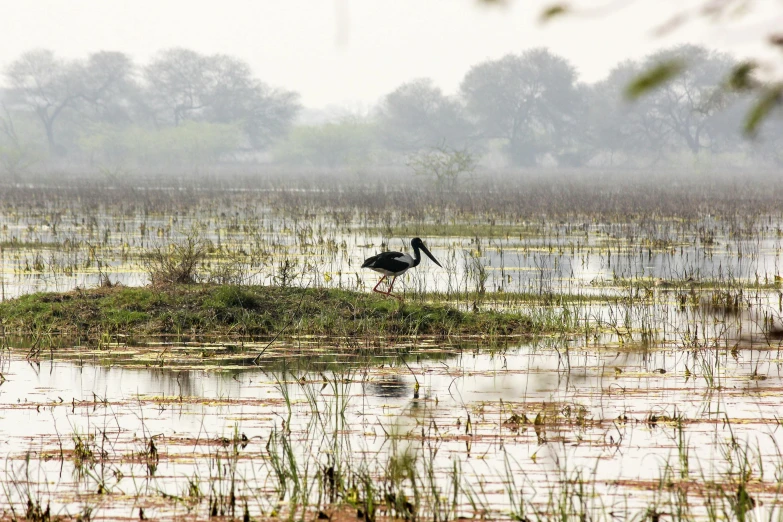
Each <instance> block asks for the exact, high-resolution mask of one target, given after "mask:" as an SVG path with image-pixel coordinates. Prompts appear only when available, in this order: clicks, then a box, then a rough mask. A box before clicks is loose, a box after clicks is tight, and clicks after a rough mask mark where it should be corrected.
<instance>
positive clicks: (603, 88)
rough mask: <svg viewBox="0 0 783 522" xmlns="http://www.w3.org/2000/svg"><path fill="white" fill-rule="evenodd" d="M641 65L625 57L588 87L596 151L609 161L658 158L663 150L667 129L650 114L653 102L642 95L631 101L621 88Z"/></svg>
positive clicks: (667, 133)
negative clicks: (643, 157) (619, 158)
mask: <svg viewBox="0 0 783 522" xmlns="http://www.w3.org/2000/svg"><path fill="white" fill-rule="evenodd" d="M641 67H642V66H641V65H640V64H639V63H638V62H635V61H631V60H627V61H624V62H622V63H620V64H619V65H617V66H616V67H615V68H614V69H612V71H611V72H610V73H609V75H608V76H607V77H606V78H605V79H604V80H602V81H600V82H598V83H596V84H594V85H592V86H591V87H590V94H589V97H590V102H589V107H590V116H589V120H590V136H591V139H592V144H593V146H594V147H595V150H596V151H597V152H600V153H603V154H606V155H607V156H608V160H609V162H610V163H614V162H615V160H616V156H617V155H619V156H620V157H621V158H622V159H624V160H627V159H629V158H632V157H633V158H639V157H640V156H642V155H643V156H645V157H652V158H653V159H660V158H661V157H663V154H664V153H665V151H666V144H667V141H668V136H669V133H670V130H669V129H668V128H667V127H666V126H664V125H663V124H662V122H661V121H660V120H659V119H656V118H654V117H653V115H652V107H653V102H652V101H651V100H650V99H648V98H644V99H641V100H638V101H636V102H630V101H629V100H628V99H627V98H626V97H625V96H624V92H625V90H626V88H627V86H628V84H629V82H631V81H632V80H633V78H635V77H636V76H637V75H638V74H639V72H640V70H641Z"/></svg>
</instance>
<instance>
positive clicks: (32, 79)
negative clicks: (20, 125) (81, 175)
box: [5, 49, 134, 155]
mask: <svg viewBox="0 0 783 522" xmlns="http://www.w3.org/2000/svg"><path fill="white" fill-rule="evenodd" d="M133 70H134V66H133V62H132V61H131V59H130V58H129V57H128V56H127V55H125V54H123V53H116V52H105V51H103V52H98V53H94V54H92V55H90V57H89V58H88V59H87V60H86V61H84V62H83V61H78V60H73V61H66V60H61V59H58V58H57V57H56V56H55V54H54V53H53V52H52V51H50V50H47V49H39V50H33V51H28V52H26V53H24V54H22V55H21V56H20V57H19V58H18V59H17V60H15V61H14V62H12V63H11V64H10V65H9V66H8V68H7V69H6V71H5V74H6V78H7V79H8V83H9V85H10V88H9V91H8V96H7V98H8V104H9V106H11V107H13V108H15V109H21V110H28V111H31V112H33V113H34V114H35V115H36V116H37V118H38V119H39V120H40V122H41V123H42V124H43V127H44V131H45V133H46V139H47V142H48V145H49V150H50V152H51V153H53V154H56V155H61V154H63V153H64V152H65V148H64V147H63V146H62V144H61V143H60V140H59V137H58V136H59V134H58V132H57V130H56V126H57V124H58V122H60V121H63V120H65V119H66V117H65V115H66V114H67V113H69V112H74V111H79V112H80V113H81V114H82V115H83V116H84V117H85V118H86V119H87V120H90V121H92V120H96V119H97V120H99V121H119V120H122V121H128V119H129V111H130V104H131V102H130V100H131V94H130V90H131V88H132V85H133V82H132V75H133ZM83 119H84V118H83ZM82 123H84V121H82Z"/></svg>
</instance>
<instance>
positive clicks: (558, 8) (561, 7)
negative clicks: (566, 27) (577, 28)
mask: <svg viewBox="0 0 783 522" xmlns="http://www.w3.org/2000/svg"><path fill="white" fill-rule="evenodd" d="M568 11H570V8H569V7H568V4H554V5H550V6H549V7H547V8H546V9H544V10H543V11H542V12H541V22H548V21H549V20H551V19H552V18H555V17H557V16H561V15H564V14H566V13H568Z"/></svg>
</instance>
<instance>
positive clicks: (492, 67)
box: [460, 49, 583, 165]
mask: <svg viewBox="0 0 783 522" xmlns="http://www.w3.org/2000/svg"><path fill="white" fill-rule="evenodd" d="M575 82H576V71H575V69H574V67H573V66H572V65H571V64H570V63H568V62H567V61H566V60H565V59H563V58H561V57H559V56H556V55H554V54H552V53H550V52H549V51H548V50H546V49H532V50H529V51H525V52H524V53H522V54H518V55H517V54H509V55H506V56H504V57H503V58H500V59H499V60H489V61H487V62H484V63H481V64H478V65H476V66H474V67H472V68H471V69H470V71H468V73H467V74H466V75H465V78H464V79H463V80H462V84H461V85H460V91H461V93H462V96H463V98H464V99H465V101H466V104H467V108H468V111H469V113H470V114H471V115H472V116H473V117H474V118H475V121H476V123H477V125H478V128H479V129H480V130H481V131H482V133H483V137H484V138H486V139H501V140H503V141H505V144H506V150H507V153H508V155H509V157H510V159H511V160H512V162H513V163H515V164H517V165H533V164H535V162H536V161H537V160H539V159H540V158H541V156H542V155H543V154H544V153H546V152H548V151H552V150H557V149H560V148H561V147H562V146H563V143H562V142H561V139H562V138H563V137H564V136H569V135H571V136H573V133H572V130H573V126H574V125H576V119H575V117H574V115H575V114H577V113H579V112H580V110H581V108H582V107H583V105H582V99H581V96H580V91H579V89H577V86H576V83H575Z"/></svg>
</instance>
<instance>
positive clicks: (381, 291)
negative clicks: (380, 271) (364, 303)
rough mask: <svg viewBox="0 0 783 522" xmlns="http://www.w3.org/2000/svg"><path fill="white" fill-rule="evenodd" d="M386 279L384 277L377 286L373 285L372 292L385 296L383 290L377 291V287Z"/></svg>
mask: <svg viewBox="0 0 783 522" xmlns="http://www.w3.org/2000/svg"><path fill="white" fill-rule="evenodd" d="M384 279H386V276H383V277H382V278H381V280H380V281H378V284H376V285H375V288H373V289H372V291H373V292H378V293H379V294H385V293H386V292H384V291H383V290H378V286H379V285H380V284H381V283H383V280H384Z"/></svg>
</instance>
